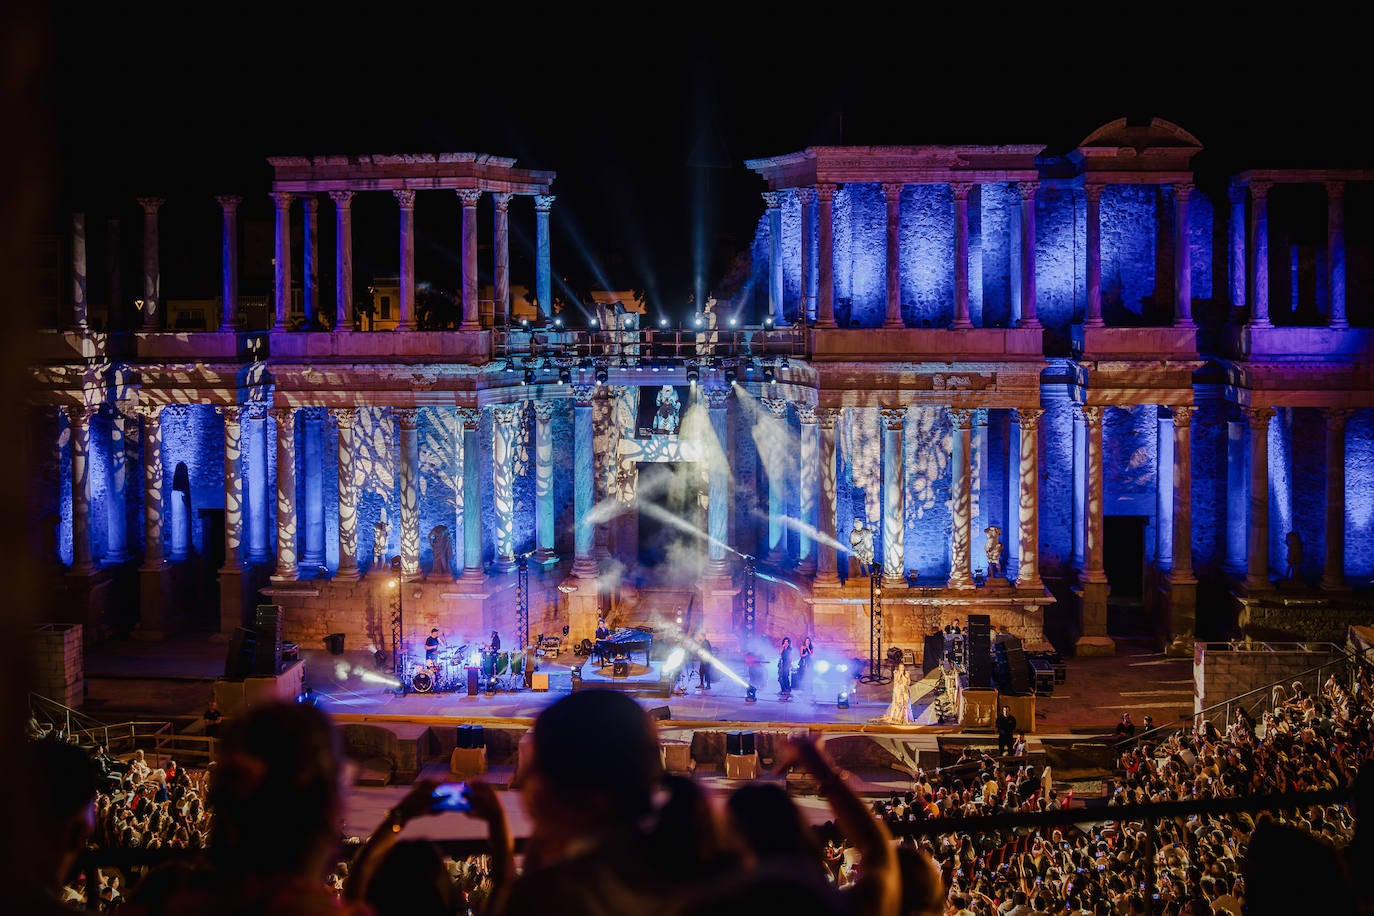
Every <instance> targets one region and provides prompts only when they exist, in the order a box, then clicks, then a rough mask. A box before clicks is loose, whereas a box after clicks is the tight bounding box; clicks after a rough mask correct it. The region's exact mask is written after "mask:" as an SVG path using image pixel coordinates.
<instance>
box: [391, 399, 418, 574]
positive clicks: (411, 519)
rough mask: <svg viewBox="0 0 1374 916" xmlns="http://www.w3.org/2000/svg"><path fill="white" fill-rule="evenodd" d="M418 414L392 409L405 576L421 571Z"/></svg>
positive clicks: (409, 409) (406, 408)
mask: <svg viewBox="0 0 1374 916" xmlns="http://www.w3.org/2000/svg"><path fill="white" fill-rule="evenodd" d="M419 414H420V411H419V410H418V409H416V408H414V407H397V408H394V409H393V410H392V415H393V416H394V417H395V418H396V426H397V437H396V438H397V440H398V441H399V442H400V453H401V574H402V575H403V576H406V577H409V576H414V575H417V574H418V573H419V572H420V437H419V436H418V435H416V427H417V425H418V421H419Z"/></svg>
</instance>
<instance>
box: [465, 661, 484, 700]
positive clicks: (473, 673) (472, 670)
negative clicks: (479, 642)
mask: <svg viewBox="0 0 1374 916" xmlns="http://www.w3.org/2000/svg"><path fill="white" fill-rule="evenodd" d="M481 673H482V669H481V668H478V667H477V666H476V665H468V684H467V687H468V696H470V697H475V696H477V677H478V675H480V674H481Z"/></svg>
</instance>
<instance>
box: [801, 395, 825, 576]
mask: <svg viewBox="0 0 1374 916" xmlns="http://www.w3.org/2000/svg"><path fill="white" fill-rule="evenodd" d="M797 424H798V430H799V432H798V434H797V437H798V439H799V440H800V442H799V444H798V448H797V455H798V461H799V464H798V469H797V470H798V473H797V481H798V488H799V489H800V491H801V492H800V493H799V494H798V498H797V514H798V515H799V516H800V518H801V523H802V528H801V530H800V531H799V532H798V537H797V557H798V559H799V561H800V562H799V564H798V567H799V568H800V569H801V570H802V571H803V572H810V571H814V570H815V568H816V543H817V542H816V538H815V536H814V534H813V533H812V532H814V531H816V530H818V524H817V521H816V496H817V493H818V489H817V488H818V487H819V481H818V479H817V472H818V471H819V469H820V466H821V457H820V430H819V429H818V428H817V426H816V407H815V405H814V404H798V405H797Z"/></svg>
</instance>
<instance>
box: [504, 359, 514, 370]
mask: <svg viewBox="0 0 1374 916" xmlns="http://www.w3.org/2000/svg"><path fill="white" fill-rule="evenodd" d="M506 371H507V372H514V371H515V361H514V360H510V359H508V360H506Z"/></svg>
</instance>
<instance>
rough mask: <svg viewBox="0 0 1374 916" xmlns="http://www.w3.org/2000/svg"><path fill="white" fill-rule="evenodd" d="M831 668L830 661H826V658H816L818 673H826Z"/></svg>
mask: <svg viewBox="0 0 1374 916" xmlns="http://www.w3.org/2000/svg"><path fill="white" fill-rule="evenodd" d="M829 670H830V662H828V661H826V660H825V659H823V658H818V659H816V673H817V674H825V673H826V672H827V671H829Z"/></svg>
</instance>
